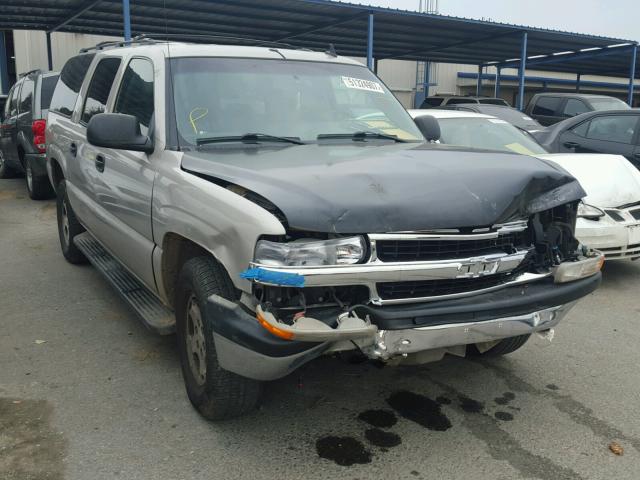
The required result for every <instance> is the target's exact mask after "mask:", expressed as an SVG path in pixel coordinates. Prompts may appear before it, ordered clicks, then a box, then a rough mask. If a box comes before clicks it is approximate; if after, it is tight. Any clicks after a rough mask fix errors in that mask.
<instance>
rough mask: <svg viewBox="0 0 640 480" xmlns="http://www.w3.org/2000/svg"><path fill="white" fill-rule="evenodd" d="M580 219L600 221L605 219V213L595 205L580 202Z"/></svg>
mask: <svg viewBox="0 0 640 480" xmlns="http://www.w3.org/2000/svg"><path fill="white" fill-rule="evenodd" d="M578 217H581V218H587V219H589V220H598V219H600V217H604V212H603V211H602V210H600V209H599V208H597V207H594V206H593V205H588V204H586V203H584V202H580V204H579V205H578Z"/></svg>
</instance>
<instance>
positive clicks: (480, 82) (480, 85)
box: [476, 65, 483, 97]
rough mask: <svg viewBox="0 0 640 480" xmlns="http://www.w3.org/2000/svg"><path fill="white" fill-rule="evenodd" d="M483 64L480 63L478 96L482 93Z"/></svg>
mask: <svg viewBox="0 0 640 480" xmlns="http://www.w3.org/2000/svg"><path fill="white" fill-rule="evenodd" d="M482 70H483V68H482V65H478V81H477V82H476V97H479V96H480V95H481V93H482Z"/></svg>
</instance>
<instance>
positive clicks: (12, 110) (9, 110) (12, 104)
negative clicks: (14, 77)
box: [4, 84, 20, 118]
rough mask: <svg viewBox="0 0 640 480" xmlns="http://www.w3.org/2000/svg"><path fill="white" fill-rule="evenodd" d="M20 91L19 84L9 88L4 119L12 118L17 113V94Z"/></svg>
mask: <svg viewBox="0 0 640 480" xmlns="http://www.w3.org/2000/svg"><path fill="white" fill-rule="evenodd" d="M19 90H20V84H16V85H14V86H13V88H11V91H10V92H9V97H8V98H7V104H6V105H5V106H4V114H5V115H4V116H5V118H9V117H13V116H14V115H15V114H17V113H18V92H19Z"/></svg>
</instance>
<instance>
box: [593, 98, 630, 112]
mask: <svg viewBox="0 0 640 480" xmlns="http://www.w3.org/2000/svg"><path fill="white" fill-rule="evenodd" d="M589 103H590V104H591V106H592V107H593V109H594V110H627V109H629V108H631V107H630V106H629V105H627V104H626V103H624V102H623V101H622V100H620V99H618V98H613V97H600V98H590V99H589Z"/></svg>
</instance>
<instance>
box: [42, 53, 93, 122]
mask: <svg viewBox="0 0 640 480" xmlns="http://www.w3.org/2000/svg"><path fill="white" fill-rule="evenodd" d="M94 56H95V55H94V54H89V55H78V56H77V57H73V58H71V59H69V61H68V62H67V63H65V65H64V68H63V69H62V72H60V81H59V82H58V83H57V84H56V86H55V90H54V92H53V97H52V98H51V103H50V105H49V110H51V111H54V112H58V113H60V114H62V115H65V116H67V117H70V116H71V114H72V113H73V109H74V107H75V105H76V100H77V99H78V93H79V92H80V87H81V86H82V82H83V81H84V76H85V75H86V74H87V70H88V69H89V65H91V61H92V60H93V57H94Z"/></svg>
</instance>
